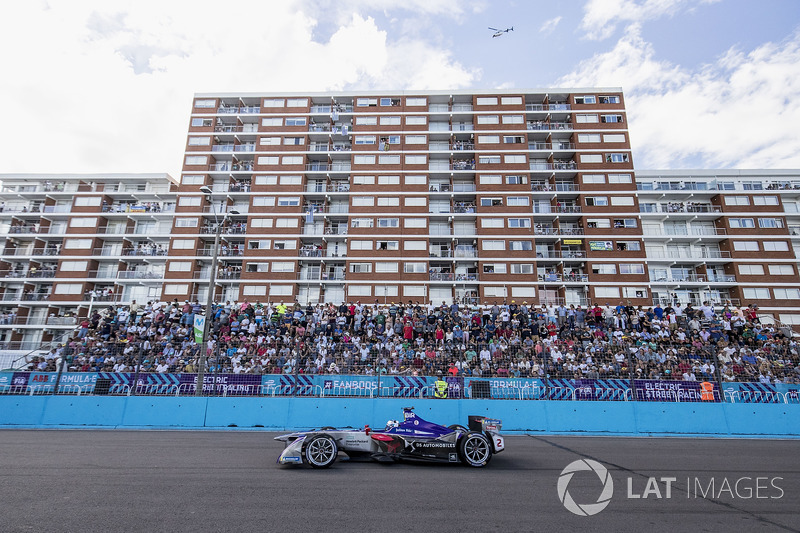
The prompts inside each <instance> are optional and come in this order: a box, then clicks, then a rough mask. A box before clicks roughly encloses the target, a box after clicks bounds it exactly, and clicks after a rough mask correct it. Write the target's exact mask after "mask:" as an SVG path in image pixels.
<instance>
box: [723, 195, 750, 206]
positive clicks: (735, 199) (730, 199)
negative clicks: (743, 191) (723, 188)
mask: <svg viewBox="0 0 800 533" xmlns="http://www.w3.org/2000/svg"><path fill="white" fill-rule="evenodd" d="M725 205H750V199H749V198H748V197H747V196H725Z"/></svg>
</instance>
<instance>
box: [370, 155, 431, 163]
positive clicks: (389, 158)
mask: <svg viewBox="0 0 800 533" xmlns="http://www.w3.org/2000/svg"><path fill="white" fill-rule="evenodd" d="M422 157H423V158H424V157H425V156H422ZM378 164H379V165H399V164H400V156H399V155H382V156H379V157H378Z"/></svg>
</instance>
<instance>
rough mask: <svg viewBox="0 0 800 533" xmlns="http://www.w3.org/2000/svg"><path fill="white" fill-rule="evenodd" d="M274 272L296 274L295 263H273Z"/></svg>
mask: <svg viewBox="0 0 800 533" xmlns="http://www.w3.org/2000/svg"><path fill="white" fill-rule="evenodd" d="M272 272H294V262H293V261H273V262H272Z"/></svg>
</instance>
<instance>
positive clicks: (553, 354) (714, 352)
mask: <svg viewBox="0 0 800 533" xmlns="http://www.w3.org/2000/svg"><path fill="white" fill-rule="evenodd" d="M203 312H204V309H203V307H202V306H201V305H200V304H199V303H197V302H194V303H191V302H188V301H186V302H184V303H180V302H178V301H177V300H173V301H172V302H148V303H147V304H145V305H140V304H137V303H136V302H135V301H134V302H133V303H132V305H130V306H110V307H107V308H105V309H101V310H100V309H99V310H96V311H95V312H94V313H93V315H92V316H91V317H89V318H86V319H82V320H81V319H79V326H78V329H77V330H76V331H75V334H74V336H73V338H71V339H70V340H69V341H68V342H67V343H66V344H65V345H62V346H61V347H59V348H56V349H54V350H52V351H51V353H49V354H47V355H46V356H45V357H42V358H40V359H38V360H36V361H34V362H33V363H32V364H31V365H30V367H29V370H40V371H43V370H55V369H56V368H57V367H58V363H60V362H61V360H62V359H63V361H64V363H65V365H64V370H65V371H72V372H82V371H83V372H89V371H105V372H134V371H135V370H136V364H137V361H139V362H140V363H141V366H140V368H139V371H140V372H162V373H165V372H171V373H181V372H190V373H191V372H196V371H197V369H198V364H200V362H201V357H200V356H201V349H202V350H203V351H205V354H204V355H205V360H206V364H207V367H206V371H207V372H216V373H235V374H238V373H252V374H295V373H297V374H366V375H371V374H372V375H374V374H376V373H381V374H386V375H420V376H422V375H439V374H440V373H441V374H444V375H447V374H451V375H459V376H483V377H489V376H491V377H509V378H514V377H543V376H544V375H545V372H547V375H548V376H549V377H550V378H568V379H591V378H595V379H597V378H600V379H607V378H621V379H631V378H640V379H658V380H689V381H694V380H698V381H703V380H722V381H758V382H761V383H798V382H800V381H799V378H800V359H798V343H797V341H796V340H794V339H792V338H791V337H790V336H787V333H788V332H789V330H788V329H785V328H778V327H775V326H774V325H769V324H762V323H761V321H760V320H759V318H758V313H757V308H756V306H754V305H751V306H748V307H742V308H738V307H735V306H732V305H724V306H716V307H715V306H712V305H709V304H708V303H704V304H703V305H702V306H700V307H698V308H694V307H692V306H691V305H687V306H685V307H684V306H681V305H680V304H675V305H669V306H666V307H664V308H662V307H661V306H660V305H657V306H655V307H653V308H643V307H633V306H631V305H626V304H624V303H622V302H620V303H619V304H618V305H616V306H613V305H610V304H605V305H603V306H600V305H594V306H590V307H581V306H575V305H569V306H567V305H559V306H555V305H552V306H531V305H528V303H527V302H521V303H519V304H518V303H517V302H516V301H514V300H512V301H510V302H508V303H505V304H497V305H485V306H460V305H458V304H452V305H445V304H444V303H443V304H442V305H439V306H436V305H434V304H432V303H430V304H427V305H426V304H419V303H412V302H408V303H407V304H394V303H392V304H391V305H379V304H378V303H377V302H376V303H375V304H362V303H360V302H355V303H347V304H342V305H338V306H337V305H333V304H317V305H307V306H301V305H300V304H297V303H295V304H290V305H286V304H284V303H283V302H280V303H278V304H262V303H260V302H244V303H236V302H227V303H225V304H219V305H215V306H214V307H213V310H212V320H211V323H210V335H209V339H207V341H206V343H205V344H202V345H201V344H197V343H196V342H195V339H194V334H193V323H194V318H195V316H196V315H199V314H201V313H203ZM717 366H719V369H718V371H717Z"/></svg>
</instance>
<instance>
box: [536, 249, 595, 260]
mask: <svg viewBox="0 0 800 533" xmlns="http://www.w3.org/2000/svg"><path fill="white" fill-rule="evenodd" d="M536 258H537V259H585V258H586V251H585V250H563V251H562V250H544V251H543V250H537V251H536Z"/></svg>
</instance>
